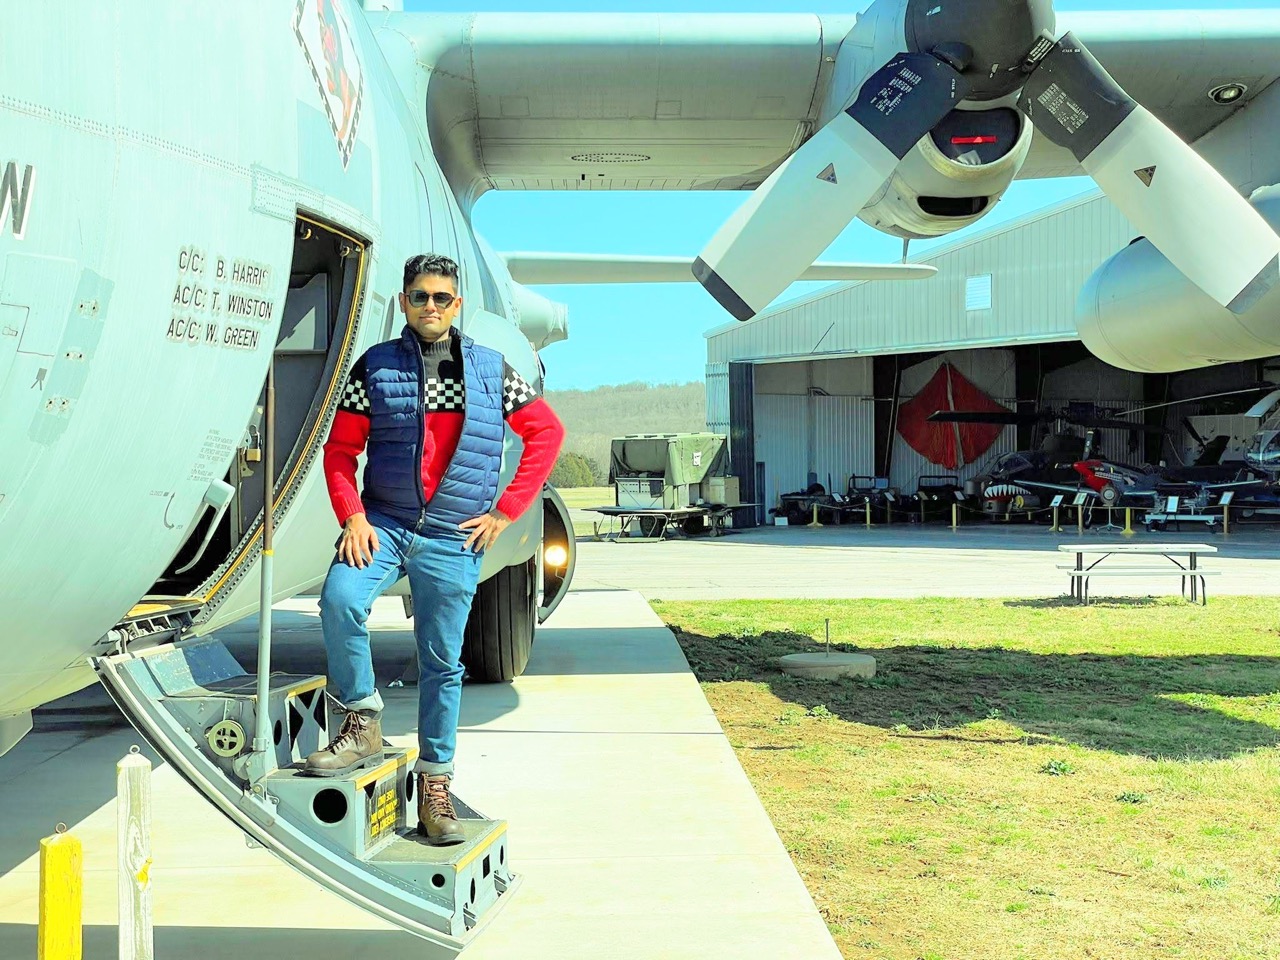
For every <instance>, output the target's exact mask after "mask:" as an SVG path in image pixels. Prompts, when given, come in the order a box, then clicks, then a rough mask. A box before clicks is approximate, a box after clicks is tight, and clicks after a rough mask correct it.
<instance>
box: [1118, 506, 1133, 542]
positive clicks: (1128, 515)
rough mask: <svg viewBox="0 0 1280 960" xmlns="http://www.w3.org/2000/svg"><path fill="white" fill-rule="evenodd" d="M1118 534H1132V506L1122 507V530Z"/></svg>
mask: <svg viewBox="0 0 1280 960" xmlns="http://www.w3.org/2000/svg"><path fill="white" fill-rule="evenodd" d="M1120 536H1122V537H1132V536H1133V507H1125V508H1124V532H1123V533H1121V534H1120Z"/></svg>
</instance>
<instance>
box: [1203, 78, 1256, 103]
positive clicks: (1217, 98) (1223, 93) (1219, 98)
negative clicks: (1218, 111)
mask: <svg viewBox="0 0 1280 960" xmlns="http://www.w3.org/2000/svg"><path fill="white" fill-rule="evenodd" d="M1248 89H1249V88H1248V87H1246V86H1245V85H1244V84H1243V83H1224V84H1222V85H1221V86H1217V87H1214V88H1213V89H1212V90H1210V91H1209V99H1210V100H1212V101H1213V102H1214V103H1235V102H1236V101H1237V100H1239V99H1240V98H1241V97H1243V96H1244V95H1245V93H1246V91H1248Z"/></svg>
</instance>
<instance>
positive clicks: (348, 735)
mask: <svg viewBox="0 0 1280 960" xmlns="http://www.w3.org/2000/svg"><path fill="white" fill-rule="evenodd" d="M363 730H364V724H363V723H362V722H361V718H360V714H358V713H356V712H355V711H352V712H351V713H348V714H347V715H346V716H345V717H343V718H342V726H341V727H340V728H339V729H338V735H337V736H336V737H334V738H333V742H332V743H330V744H329V746H327V747H325V749H326V750H328V751H329V752H330V753H334V754H337V753H341V752H342V751H343V750H345V749H346V748H347V747H353V746H355V744H356V740H357V738H358V737H359V736H360V734H361V732H362V731H363Z"/></svg>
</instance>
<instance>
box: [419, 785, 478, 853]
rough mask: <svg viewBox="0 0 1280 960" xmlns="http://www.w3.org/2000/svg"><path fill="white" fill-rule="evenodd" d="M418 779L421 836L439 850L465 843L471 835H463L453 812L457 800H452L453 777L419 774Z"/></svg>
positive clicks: (460, 825) (456, 816)
mask: <svg viewBox="0 0 1280 960" xmlns="http://www.w3.org/2000/svg"><path fill="white" fill-rule="evenodd" d="M415 776H416V777H417V778H418V833H420V834H422V836H424V837H426V838H427V843H429V844H431V845H432V846H435V847H448V846H452V845H453V844H455V843H463V842H465V841H466V839H467V835H466V834H465V833H463V831H462V824H460V823H459V822H458V815H457V814H456V813H455V812H454V810H453V798H452V797H451V796H449V775H448V774H447V773H442V774H436V775H432V774H429V773H419V774H415Z"/></svg>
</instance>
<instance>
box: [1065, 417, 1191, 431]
mask: <svg viewBox="0 0 1280 960" xmlns="http://www.w3.org/2000/svg"><path fill="white" fill-rule="evenodd" d="M1067 419H1069V420H1070V422H1071V423H1075V424H1079V425H1080V426H1082V427H1090V428H1092V429H1094V430H1136V431H1137V432H1139V433H1168V432H1169V431H1167V430H1166V429H1165V428H1164V427H1157V426H1153V425H1152V424H1149V423H1138V422H1136V421H1133V420H1115V419H1110V418H1107V417H1070V418H1067Z"/></svg>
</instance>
